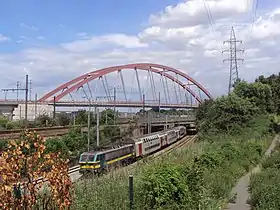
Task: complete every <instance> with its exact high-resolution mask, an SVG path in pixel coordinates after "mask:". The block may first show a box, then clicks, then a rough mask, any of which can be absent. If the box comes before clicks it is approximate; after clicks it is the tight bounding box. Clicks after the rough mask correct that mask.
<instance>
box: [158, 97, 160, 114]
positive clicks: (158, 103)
mask: <svg viewBox="0 0 280 210" xmlns="http://www.w3.org/2000/svg"><path fill="white" fill-rule="evenodd" d="M158 113H159V116H160V92H158Z"/></svg>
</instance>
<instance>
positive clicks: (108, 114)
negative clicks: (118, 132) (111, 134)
mask: <svg viewBox="0 0 280 210" xmlns="http://www.w3.org/2000/svg"><path fill="white" fill-rule="evenodd" d="M117 116H118V112H116V113H115V112H114V110H112V109H106V110H104V111H102V112H101V113H100V124H101V125H113V124H114V118H115V117H116V118H117Z"/></svg>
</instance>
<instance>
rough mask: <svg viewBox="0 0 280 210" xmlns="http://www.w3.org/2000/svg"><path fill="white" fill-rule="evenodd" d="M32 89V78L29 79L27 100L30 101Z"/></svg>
mask: <svg viewBox="0 0 280 210" xmlns="http://www.w3.org/2000/svg"><path fill="white" fill-rule="evenodd" d="M31 89H32V80H29V101H31V99H32V98H31V91H32V90H31Z"/></svg>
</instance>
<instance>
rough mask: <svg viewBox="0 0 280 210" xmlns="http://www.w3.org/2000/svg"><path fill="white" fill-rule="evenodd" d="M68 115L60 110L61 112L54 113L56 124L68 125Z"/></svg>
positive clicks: (69, 119)
mask: <svg viewBox="0 0 280 210" xmlns="http://www.w3.org/2000/svg"><path fill="white" fill-rule="evenodd" d="M70 121H71V118H70V115H69V114H67V113H65V112H61V113H57V115H56V124H58V125H61V126H68V125H70Z"/></svg>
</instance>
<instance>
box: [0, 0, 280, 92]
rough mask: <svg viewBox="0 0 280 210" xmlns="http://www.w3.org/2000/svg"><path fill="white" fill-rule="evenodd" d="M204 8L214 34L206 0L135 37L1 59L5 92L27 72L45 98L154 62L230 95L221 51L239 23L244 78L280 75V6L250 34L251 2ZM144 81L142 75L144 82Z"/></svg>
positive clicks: (168, 12) (91, 39)
mask: <svg viewBox="0 0 280 210" xmlns="http://www.w3.org/2000/svg"><path fill="white" fill-rule="evenodd" d="M206 2H207V5H209V7H210V8H211V11H212V16H213V19H214V20H215V23H214V25H213V29H214V31H215V33H214V34H213V29H212V28H211V27H210V26H209V23H208V17H207V13H206V11H205V5H204V3H203V0H189V1H183V2H182V3H180V4H178V5H173V6H169V7H167V8H165V9H164V10H163V11H162V12H161V13H158V14H154V15H151V17H150V19H149V20H150V22H149V26H148V27H147V28H145V29H143V30H142V31H139V33H138V34H135V35H128V34H124V33H123V34H122V33H116V34H107V35H101V36H92V35H90V34H87V33H79V34H76V35H77V37H78V38H77V40H74V41H72V42H67V43H61V44H59V45H57V46H49V47H41V48H40V47H38V48H29V49H28V48H27V49H25V50H23V51H20V52H17V53H14V54H3V55H1V54H0V58H1V59H0V69H9V72H10V74H6V73H5V74H4V73H3V72H1V73H0V76H1V78H2V80H3V87H5V86H6V85H8V84H14V83H15V81H16V80H17V79H20V78H24V74H25V72H24V70H23V67H25V68H27V69H28V71H29V72H30V76H31V77H32V80H33V81H34V89H35V88H37V89H36V91H37V92H39V93H40V94H43V93H46V92H47V91H48V90H52V89H53V88H55V87H56V86H58V85H60V84H62V83H64V82H66V81H67V80H70V79H72V78H74V77H75V76H78V75H80V74H82V73H85V72H88V71H90V70H92V69H99V68H103V67H108V66H112V65H121V64H126V63H134V62H152V63H159V64H164V65H168V66H171V67H174V68H178V69H180V70H182V71H184V72H186V73H187V74H189V75H190V76H192V77H194V79H196V80H198V81H199V82H200V83H201V84H203V85H204V86H205V87H206V88H208V89H209V91H210V92H211V93H212V94H213V95H215V96H216V95H220V94H223V93H226V91H227V85H228V74H229V73H228V72H229V70H228V68H229V67H228V63H225V64H223V61H222V60H223V59H225V58H227V56H228V55H222V53H221V50H222V49H227V48H228V46H227V45H222V42H223V41H224V40H227V39H229V36H230V30H231V26H232V24H234V22H235V20H237V22H238V23H236V24H235V25H234V26H235V29H236V36H237V39H240V40H243V43H242V44H240V45H238V48H245V53H244V55H239V54H238V56H239V57H241V58H244V59H245V60H244V64H240V67H239V73H240V76H241V77H242V78H244V79H246V80H249V81H253V80H254V79H255V78H256V77H257V76H259V75H260V74H265V75H269V74H271V73H274V72H277V71H279V65H280V63H279V62H280V48H279V47H278V46H279V44H280V32H279V30H278V28H280V3H279V6H278V7H279V8H278V9H277V8H275V9H274V10H272V11H265V10H264V9H261V11H260V14H259V15H258V16H257V18H256V22H255V24H254V27H253V28H252V29H253V30H252V31H251V22H250V21H249V20H248V19H247V18H246V17H247V16H248V14H245V13H246V12H247V11H250V10H251V7H252V1H251V0H248V1H247V0H206ZM246 2H248V3H247V4H246ZM147 18H148V17H147ZM30 61H32V62H33V64H32V65H31V64H30ZM19 63H22V64H21V65H19ZM124 77H125V80H126V81H129V80H131V77H132V76H131V75H129V74H125V75H124ZM145 77H146V75H140V78H141V79H142V80H144V78H145ZM109 78H111V77H108V82H110V83H111V85H112V84H113V83H114V82H115V81H114V80H113V79H111V80H110V79H109ZM134 85H135V83H134ZM100 87H102V85H100ZM0 88H1V87H0ZM34 91H35V90H34ZM34 91H33V92H34Z"/></svg>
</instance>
